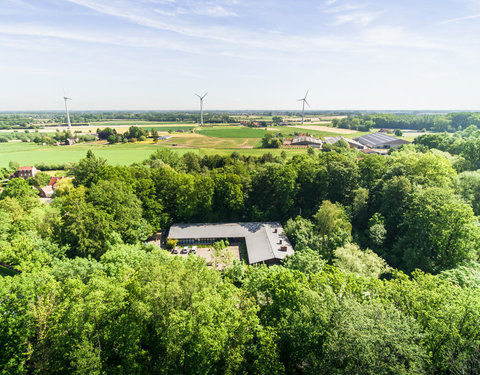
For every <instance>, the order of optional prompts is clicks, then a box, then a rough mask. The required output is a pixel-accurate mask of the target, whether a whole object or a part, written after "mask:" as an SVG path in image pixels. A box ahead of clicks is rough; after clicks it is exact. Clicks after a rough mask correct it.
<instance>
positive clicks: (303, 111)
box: [297, 90, 310, 125]
mask: <svg viewBox="0 0 480 375" xmlns="http://www.w3.org/2000/svg"><path fill="white" fill-rule="evenodd" d="M308 91H309V90H307V92H306V93H305V96H304V97H303V98H302V99H298V100H297V102H302V125H303V123H304V122H305V104H306V105H308V106H309V107H310V104H308V102H307V96H308Z"/></svg>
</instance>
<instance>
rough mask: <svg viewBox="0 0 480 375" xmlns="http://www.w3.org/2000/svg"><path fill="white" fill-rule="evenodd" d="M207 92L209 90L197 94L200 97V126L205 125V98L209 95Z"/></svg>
mask: <svg viewBox="0 0 480 375" xmlns="http://www.w3.org/2000/svg"><path fill="white" fill-rule="evenodd" d="M207 94H208V92H206V93H205V95H203V96H200V95H198V94H195V95H197V96H198V98H199V99H200V126H203V99H204V98H205V97H206V96H207Z"/></svg>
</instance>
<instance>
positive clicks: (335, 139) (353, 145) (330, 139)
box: [323, 136, 365, 150]
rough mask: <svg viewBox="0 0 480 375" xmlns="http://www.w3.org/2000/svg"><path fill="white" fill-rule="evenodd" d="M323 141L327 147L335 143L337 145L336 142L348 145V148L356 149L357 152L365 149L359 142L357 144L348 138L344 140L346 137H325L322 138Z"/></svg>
mask: <svg viewBox="0 0 480 375" xmlns="http://www.w3.org/2000/svg"><path fill="white" fill-rule="evenodd" d="M323 140H324V141H325V143H328V144H329V145H334V144H335V143H337V142H338V141H341V140H343V141H345V142H347V143H348V145H349V146H350V148H357V149H359V150H362V149H364V148H365V146H364V145H362V144H361V143H360V142H357V141H354V140H353V139H350V138H346V137H342V136H337V137H325V138H323Z"/></svg>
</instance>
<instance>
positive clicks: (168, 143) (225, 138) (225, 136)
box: [0, 121, 367, 167]
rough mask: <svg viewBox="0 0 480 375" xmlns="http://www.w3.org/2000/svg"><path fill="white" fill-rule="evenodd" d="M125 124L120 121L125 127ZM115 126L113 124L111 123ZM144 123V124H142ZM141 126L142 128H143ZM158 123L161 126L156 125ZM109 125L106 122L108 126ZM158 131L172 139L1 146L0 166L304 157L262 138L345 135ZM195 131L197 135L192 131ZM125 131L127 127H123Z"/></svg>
mask: <svg viewBox="0 0 480 375" xmlns="http://www.w3.org/2000/svg"><path fill="white" fill-rule="evenodd" d="M126 122H127V121H125V122H120V121H119V122H117V123H122V124H125V123H126ZM108 124H109V125H110V126H112V123H111V122H109V123H108ZM143 124H145V123H143ZM143 124H142V125H143ZM157 124H158V123H157ZM105 125H107V123H105ZM151 128H153V129H155V130H159V131H168V130H172V131H173V133H171V136H172V138H170V139H168V140H165V141H160V142H158V143H157V144H154V143H153V142H152V141H151V139H149V140H147V141H146V142H140V143H127V144H123V143H122V144H115V145H109V144H106V143H105V142H94V143H87V144H86V143H80V144H76V145H73V146H42V145H38V144H35V143H31V142H29V143H13V142H9V143H0V167H6V166H8V164H9V162H10V161H14V162H18V163H19V164H21V165H38V164H64V163H72V162H77V161H78V160H80V159H81V158H83V157H85V155H86V153H87V151H88V150H92V151H93V152H94V153H95V155H97V156H99V157H102V158H105V159H106V160H107V161H108V162H109V163H110V164H113V165H129V164H132V163H137V162H141V161H143V160H145V159H147V158H148V157H149V156H150V155H151V154H152V153H153V152H155V150H158V149H159V148H164V147H166V148H169V149H171V150H175V151H176V152H178V153H180V154H184V153H186V152H194V153H197V154H200V155H212V154H220V155H228V154H231V153H232V152H234V151H236V152H239V153H241V154H243V155H255V156H259V155H262V154H264V153H267V152H271V153H272V154H275V155H279V154H280V153H281V152H282V151H283V150H285V151H286V152H287V154H288V156H289V157H290V156H293V155H297V154H302V153H305V152H306V149H305V148H303V149H261V148H259V147H260V144H261V138H262V137H263V136H264V135H265V134H266V133H267V132H268V133H274V134H275V133H276V132H279V133H282V134H283V135H284V136H293V135H294V134H295V133H297V134H298V133H307V132H308V133H310V134H312V135H314V136H317V137H326V136H336V135H342V134H341V133H336V132H335V129H334V128H332V131H333V132H328V131H323V130H321V131H320V130H313V129H312V130H310V129H299V128H294V127H277V128H268V130H265V128H249V127H245V126H211V127H210V126H208V127H204V128H199V127H194V126H193V125H181V124H170V125H158V126H152V127H147V129H151ZM193 128H196V130H195V132H194V133H190V132H189V131H190V130H191V129H193ZM122 129H126V128H122ZM177 129H183V130H184V131H185V132H183V133H177V132H175V130H177ZM364 134H367V133H360V132H357V133H353V134H349V135H344V136H346V137H349V138H353V137H358V136H361V135H364Z"/></svg>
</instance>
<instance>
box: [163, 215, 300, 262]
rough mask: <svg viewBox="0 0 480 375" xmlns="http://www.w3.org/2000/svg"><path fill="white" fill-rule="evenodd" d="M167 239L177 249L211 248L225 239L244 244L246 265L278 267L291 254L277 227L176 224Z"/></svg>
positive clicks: (229, 224) (257, 224) (288, 244)
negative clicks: (195, 245)
mask: <svg viewBox="0 0 480 375" xmlns="http://www.w3.org/2000/svg"><path fill="white" fill-rule="evenodd" d="M168 238H169V239H176V240H178V243H179V244H181V245H189V244H213V243H214V242H217V241H221V240H224V239H227V240H228V241H229V242H230V243H239V242H245V245H246V248H247V255H248V260H247V262H248V264H255V263H266V264H276V263H279V262H280V261H281V260H282V259H283V258H285V256H287V255H293V254H294V250H293V247H292V245H291V244H290V241H289V240H288V238H287V236H286V235H285V233H284V231H283V227H282V225H281V224H280V223H275V222H265V223H228V224H176V225H173V226H172V227H171V228H170V232H169V234H168Z"/></svg>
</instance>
